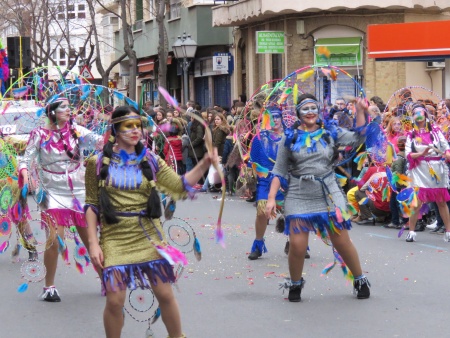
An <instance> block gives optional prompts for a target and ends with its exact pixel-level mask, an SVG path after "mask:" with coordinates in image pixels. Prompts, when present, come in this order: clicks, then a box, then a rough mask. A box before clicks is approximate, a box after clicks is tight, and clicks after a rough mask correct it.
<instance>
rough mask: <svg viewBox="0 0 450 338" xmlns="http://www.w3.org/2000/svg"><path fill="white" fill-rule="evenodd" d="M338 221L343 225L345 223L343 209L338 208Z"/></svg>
mask: <svg viewBox="0 0 450 338" xmlns="http://www.w3.org/2000/svg"><path fill="white" fill-rule="evenodd" d="M336 219H337V221H338V222H339V223H342V222H343V221H344V219H343V217H342V212H341V209H340V208H338V207H336Z"/></svg>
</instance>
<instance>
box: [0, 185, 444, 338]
mask: <svg viewBox="0 0 450 338" xmlns="http://www.w3.org/2000/svg"><path fill="white" fill-rule="evenodd" d="M213 196H218V194H201V195H200V196H199V198H198V199H197V200H195V201H186V202H181V203H178V205H177V211H176V216H177V217H180V218H183V219H186V220H187V222H189V223H190V224H191V225H192V226H193V227H194V228H195V231H196V234H197V236H198V238H199V240H200V242H201V245H202V251H203V258H202V260H201V261H200V262H197V261H196V260H195V258H194V255H193V254H192V253H191V254H189V255H188V258H189V261H190V263H189V265H188V266H187V267H186V269H185V271H184V273H183V275H182V276H181V280H180V282H179V283H178V284H179V289H180V291H179V292H176V295H177V299H178V301H179V304H180V308H181V315H182V321H183V330H184V332H185V333H186V335H187V337H189V338H211V337H217V338H228V337H249V338H253V337H255V338H256V337H258V338H266V337H267V338H269V337H448V336H450V333H449V329H448V325H447V321H446V317H445V314H446V313H450V304H449V299H450V297H449V293H450V291H449V288H448V283H449V281H450V269H449V262H450V260H449V252H448V249H449V247H450V243H445V242H444V241H443V240H442V236H440V235H432V234H429V233H428V232H422V233H419V234H418V242H416V243H406V242H405V238H404V237H403V238H402V239H398V238H397V230H391V229H384V228H382V227H380V226H371V225H367V226H359V225H355V226H354V228H353V230H352V231H351V237H352V240H353V242H354V243H355V245H356V247H357V248H358V250H359V254H360V258H361V262H362V264H363V270H364V272H365V273H366V275H367V276H368V277H369V279H370V282H371V284H372V296H371V298H370V299H368V300H357V299H356V298H355V296H354V295H353V294H352V287H351V285H350V284H348V283H347V282H346V280H345V279H344V278H343V275H342V272H341V271H340V269H339V268H338V267H336V268H335V269H334V270H333V271H332V272H331V273H330V274H329V275H328V276H326V277H323V276H321V271H322V268H323V267H324V266H325V265H327V264H328V263H330V262H331V261H332V257H333V256H332V252H331V249H330V247H328V246H326V245H324V244H323V243H322V241H321V240H320V239H318V238H317V237H315V236H313V235H311V236H310V248H311V256H312V257H311V259H310V260H308V261H307V262H306V264H305V271H304V278H305V280H306V285H305V288H304V290H303V292H302V302H301V303H289V302H288V301H287V299H286V295H283V294H282V292H281V290H278V282H280V281H282V280H283V278H284V277H285V276H287V275H288V268H287V258H286V255H285V254H284V252H283V249H284V245H285V241H286V239H285V237H284V236H283V235H280V234H278V233H276V232H275V230H274V222H273V221H272V222H271V225H269V228H268V231H267V233H266V244H267V247H268V249H269V252H268V253H267V254H265V255H264V256H263V257H262V258H260V259H258V260H256V261H249V260H248V259H247V254H248V251H249V250H250V247H251V244H252V241H253V238H254V229H253V221H254V217H255V208H254V207H253V206H252V205H251V203H247V202H245V201H243V200H242V199H239V198H238V197H232V198H228V200H227V201H226V203H225V211H224V216H223V223H224V224H225V225H224V228H225V236H226V237H225V241H226V248H225V249H224V248H222V247H221V246H219V245H217V244H216V243H215V240H214V231H213V229H214V228H213V226H212V225H213V224H214V223H215V221H216V217H217V213H218V209H219V201H218V199H213V198H212V197H213ZM13 242H15V240H13ZM12 244H13V243H12ZM70 246H71V247H73V244H70ZM10 254H11V249H9V250H8V251H7V252H5V253H4V254H1V255H0V271H1V274H0V276H1V278H0V290H1V291H0V292H1V298H0V299H1V303H0V315H1V318H2V320H1V324H0V337H2V338H3V337H14V338H15V337H31V338H41V337H42V338H44V337H45V338H56V337H58V338H59V337H68V338H72V337H74V338H75V337H86V338H88V337H104V331H103V322H102V312H103V307H104V303H105V298H104V297H101V296H100V284H99V281H98V279H97V278H96V274H95V272H94V271H93V270H92V269H88V271H87V273H86V274H85V275H82V274H79V273H78V272H77V271H76V269H75V267H74V265H73V262H72V264H71V265H69V266H66V265H64V263H63V262H62V261H60V263H59V268H58V271H57V277H56V278H57V279H56V285H57V287H58V290H59V291H60V293H61V297H62V302H61V303H53V304H52V303H46V302H43V301H40V300H39V299H38V295H39V294H40V292H41V290H42V282H41V283H35V284H30V286H29V289H28V291H26V292H25V293H18V292H17V287H18V286H19V285H20V284H21V278H20V272H19V270H20V264H21V263H22V262H23V261H24V260H25V259H26V257H27V255H26V254H25V252H24V251H22V253H21V262H19V263H15V264H12V263H11V258H10ZM144 305H145V304H144ZM153 309H154V307H153V308H152V309H151V310H150V312H151V313H152V311H153ZM126 317H127V318H126V321H125V327H124V329H123V335H122V337H125V338H128V337H130V338H135V337H136V338H141V337H142V338H143V337H145V331H146V328H147V324H146V323H141V322H136V321H134V320H133V318H131V317H130V316H129V315H126ZM152 329H153V332H154V334H155V337H156V338H161V337H166V336H167V333H166V331H165V328H164V325H163V323H162V321H161V320H159V321H157V322H156V323H155V324H154V325H152Z"/></svg>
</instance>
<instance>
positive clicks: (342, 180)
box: [336, 174, 347, 187]
mask: <svg viewBox="0 0 450 338" xmlns="http://www.w3.org/2000/svg"><path fill="white" fill-rule="evenodd" d="M336 178H337V180H338V182H339V185H340V186H341V187H343V186H345V185H346V184H347V177H345V176H342V175H339V174H336Z"/></svg>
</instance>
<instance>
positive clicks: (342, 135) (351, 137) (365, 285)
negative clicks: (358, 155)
mask: <svg viewBox="0 0 450 338" xmlns="http://www.w3.org/2000/svg"><path fill="white" fill-rule="evenodd" d="M297 102H299V103H298V105H297V106H296V114H297V117H298V121H297V122H296V123H295V124H294V126H293V127H292V128H289V129H285V136H283V139H282V140H281V143H280V144H283V145H284V146H280V148H279V149H278V154H277V159H276V163H275V166H274V168H273V171H272V174H273V175H274V177H273V179H272V183H271V186H270V192H269V197H268V201H267V205H266V216H267V217H271V215H272V214H273V213H274V212H275V208H276V195H277V193H278V191H279V189H280V187H283V188H284V189H287V193H286V199H285V205H284V215H285V220H286V225H285V234H286V235H289V242H290V249H289V256H288V261H289V271H290V275H291V279H290V281H288V282H287V283H285V285H284V286H285V287H287V288H289V296H288V299H289V301H291V302H299V301H300V300H301V290H302V288H303V286H304V283H305V281H304V279H303V278H302V272H303V265H304V259H305V253H306V249H307V247H308V238H309V232H310V231H314V232H316V233H317V232H319V233H320V235H321V237H322V238H327V237H329V238H330V240H331V242H332V243H333V246H334V248H335V249H336V250H337V252H338V253H339V254H340V256H341V257H342V259H343V262H342V263H343V264H346V266H348V268H349V269H350V272H351V273H352V274H353V276H355V278H354V284H353V285H354V289H355V291H356V294H357V297H358V298H359V299H363V298H368V297H369V296H370V289H369V287H370V284H369V281H368V280H367V278H366V277H365V276H364V275H363V273H362V269H361V264H360V262H359V257H358V252H357V251H356V248H355V247H354V245H353V243H352V242H351V240H350V237H349V234H348V230H350V228H351V222H350V220H349V215H348V213H347V206H346V199H345V196H344V194H343V192H342V190H341V189H340V188H339V185H338V183H337V180H336V177H335V175H334V171H333V164H334V162H335V159H336V157H337V155H338V151H337V148H338V147H339V146H353V147H355V146H358V145H360V144H361V143H363V142H364V140H365V136H364V135H363V133H364V132H365V125H366V114H367V106H366V104H365V103H364V102H363V101H362V100H359V101H358V104H357V115H356V131H355V132H351V131H348V130H346V129H343V128H339V127H336V126H332V125H330V126H327V127H326V128H324V126H323V124H322V120H321V119H320V116H319V111H320V104H319V102H317V99H316V98H315V97H314V96H313V95H310V94H302V95H300V96H299V98H298V101H297ZM288 169H289V170H288Z"/></svg>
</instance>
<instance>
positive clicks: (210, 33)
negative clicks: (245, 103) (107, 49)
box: [115, 0, 233, 107]
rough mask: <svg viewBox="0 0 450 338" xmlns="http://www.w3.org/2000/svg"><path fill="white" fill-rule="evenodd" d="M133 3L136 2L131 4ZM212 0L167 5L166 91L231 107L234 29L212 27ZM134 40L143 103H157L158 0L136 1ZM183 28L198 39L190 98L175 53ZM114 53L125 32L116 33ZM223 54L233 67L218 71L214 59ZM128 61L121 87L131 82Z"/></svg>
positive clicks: (121, 75)
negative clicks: (156, 15) (185, 94)
mask: <svg viewBox="0 0 450 338" xmlns="http://www.w3.org/2000/svg"><path fill="white" fill-rule="evenodd" d="M132 5H133V4H132ZM213 5H214V1H211V0H190V1H181V0H170V2H169V5H168V6H167V8H166V14H165V18H164V26H165V29H166V33H165V34H166V44H167V50H168V55H167V60H166V61H167V87H168V88H167V89H168V90H169V92H170V93H171V94H172V95H174V96H175V97H176V98H177V99H178V101H179V102H186V101H187V100H194V101H197V102H198V103H199V104H200V105H201V106H202V107H207V106H211V105H214V104H219V105H221V106H225V107H229V106H230V104H231V102H232V99H233V96H232V93H231V75H232V71H233V70H232V68H233V62H232V55H231V54H230V53H229V50H230V45H231V40H232V35H231V32H232V29H231V28H228V27H212V10H211V8H212V6H213ZM133 6H134V7H133V8H134V14H133V16H132V17H133V38H134V50H135V51H136V54H137V57H138V63H137V68H138V69H137V72H138V76H137V91H136V92H137V94H138V99H139V100H142V101H147V100H152V101H154V102H158V101H159V97H158V95H159V94H158V91H157V86H158V78H157V76H158V67H159V61H158V41H159V40H158V37H159V30H158V24H157V22H156V18H155V1H152V0H149V1H142V0H135V1H134V5H133ZM184 32H186V34H189V35H190V36H191V38H192V39H193V40H195V41H196V43H197V45H198V48H197V52H196V56H195V58H194V59H193V60H191V64H190V67H189V69H188V93H189V94H188V97H187V98H185V97H183V92H184V88H183V79H182V76H183V70H182V67H181V62H180V61H181V60H177V59H176V58H175V57H174V53H173V50H172V45H173V44H174V42H175V41H176V40H177V37H178V36H181V35H182V34H183V33H184ZM115 47H116V50H117V52H116V57H117V56H118V55H119V53H120V51H122V50H123V40H122V35H121V33H120V32H119V31H116V32H115ZM215 55H220V56H223V59H224V62H225V60H226V62H228V61H229V62H230V64H231V66H230V68H229V70H226V71H224V70H214V69H213V57H214V56H215ZM128 67H129V66H128V61H127V60H124V61H123V62H121V64H120V69H119V74H117V75H118V81H119V86H123V85H125V84H126V83H127V78H126V77H127V76H129V75H128V74H129V72H128Z"/></svg>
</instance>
